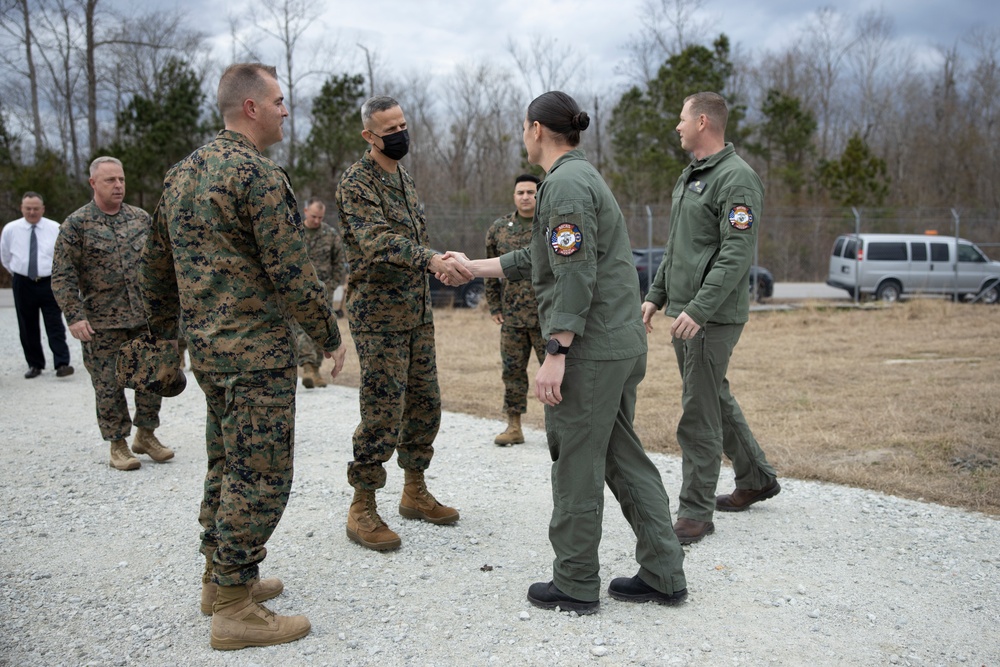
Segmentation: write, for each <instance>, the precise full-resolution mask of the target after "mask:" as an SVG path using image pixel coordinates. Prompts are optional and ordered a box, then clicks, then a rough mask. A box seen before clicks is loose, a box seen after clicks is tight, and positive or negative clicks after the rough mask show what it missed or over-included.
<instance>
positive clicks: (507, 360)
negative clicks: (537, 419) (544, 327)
mask: <svg viewBox="0 0 1000 667" xmlns="http://www.w3.org/2000/svg"><path fill="white" fill-rule="evenodd" d="M532 350H534V351H535V358H536V359H538V363H539V365H541V363H542V362H543V361H545V339H544V338H542V332H541V330H540V329H538V328H535V329H528V328H525V327H512V326H508V325H507V322H504V323H503V324H501V325H500V360H501V361H502V362H503V375H502V377H503V389H504V392H503V411H504V414H507V415H509V414H519V415H523V414H524V413H525V412H527V410H528V360H529V359H530V358H531V351H532Z"/></svg>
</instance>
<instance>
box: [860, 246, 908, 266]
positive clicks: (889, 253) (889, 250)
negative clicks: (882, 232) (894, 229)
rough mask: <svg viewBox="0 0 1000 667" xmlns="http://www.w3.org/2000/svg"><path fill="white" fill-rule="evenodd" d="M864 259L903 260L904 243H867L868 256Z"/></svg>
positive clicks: (904, 252) (904, 257)
mask: <svg viewBox="0 0 1000 667" xmlns="http://www.w3.org/2000/svg"><path fill="white" fill-rule="evenodd" d="M865 259H867V260H868V261H875V260H881V261H891V262H905V261H906V243H896V242H892V243H869V244H868V256H867V257H866V258H865Z"/></svg>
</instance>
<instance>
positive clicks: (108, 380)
mask: <svg viewBox="0 0 1000 667" xmlns="http://www.w3.org/2000/svg"><path fill="white" fill-rule="evenodd" d="M149 225H150V218H149V214H148V213H146V212H145V211H143V210H142V209H141V208H136V207H135V206H130V205H128V204H122V205H121V210H119V211H118V213H117V214H115V215H108V214H107V213H105V212H103V211H102V210H101V209H99V208H98V207H97V204H96V203H94V201H93V200H91V201H90V202H89V203H88V204H86V205H85V206H82V207H81V208H79V209H77V210H76V211H74V212H73V213H72V214H70V216H69V217H68V218H66V220H65V222H63V223H62V225H61V226H60V228H59V236H58V238H57V239H56V247H55V253H54V255H53V259H52V293H53V294H54V295H55V297H56V301H58V302H59V307H60V308H61V309H62V311H63V314H64V315H65V316H66V321H67V322H68V323H70V324H75V323H77V322H80V321H82V320H87V321H89V322H90V326H91V327H92V328H93V329H94V331H95V333H94V335H93V338H92V340H91V341H90V342H86V343H83V363H84V366H86V368H87V371H88V372H89V373H90V382H91V384H92V385H93V387H94V396H95V400H96V403H97V426H98V428H100V430H101V437H102V438H104V439H105V440H109V441H110V440H123V439H125V438H127V437H128V436H129V434H130V433H131V429H132V423H133V420H132V419H131V418H130V417H129V410H128V403H127V402H126V400H125V391H124V390H123V389H122V388H121V387H119V386H118V381H117V379H116V378H115V364H116V359H117V356H118V348H120V347H121V345H122V343H124V342H125V341H127V340H129V339H131V338H134V337H135V336H137V335H139V334H140V333H142V332H144V331H145V328H146V327H145V323H146V322H145V321H146V317H145V314H144V313H143V310H142V299H141V298H140V295H139V290H138V287H137V280H136V277H137V276H136V266H137V265H138V263H139V257H140V254H141V252H142V248H143V245H144V244H145V243H146V237H147V236H148V235H149ZM135 402H136V410H135V420H134V423H135V424H136V426H142V427H145V428H150V429H155V428H156V427H157V426H159V424H160V403H161V402H162V398H161V397H160V396H156V395H154V394H147V393H145V392H136V401H135Z"/></svg>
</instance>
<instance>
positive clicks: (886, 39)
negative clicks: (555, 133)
mask: <svg viewBox="0 0 1000 667" xmlns="http://www.w3.org/2000/svg"><path fill="white" fill-rule="evenodd" d="M892 32H893V30H892V19H891V18H889V16H887V15H886V14H885V13H884V12H883V11H874V10H873V11H868V12H865V13H864V14H862V15H861V16H860V17H859V18H858V20H857V24H856V28H855V37H854V39H853V40H852V41H851V45H852V46H851V49H850V51H848V53H847V62H848V65H849V67H850V72H851V74H852V77H851V79H852V81H853V85H854V86H856V90H857V95H856V96H855V98H854V99H853V100H852V104H851V105H850V109H851V110H852V111H853V115H855V116H856V117H855V120H854V125H855V127H856V128H857V130H858V131H859V132H860V133H861V136H862V137H863V138H864V139H865V140H869V141H870V140H871V138H873V135H874V134H875V133H876V132H878V131H880V130H881V129H882V126H883V119H884V117H885V115H886V114H887V113H888V112H889V109H890V107H891V104H892V98H893V96H894V94H895V91H896V86H897V85H898V83H899V81H900V78H901V77H900V74H901V72H900V71H899V67H898V65H899V62H900V61H899V57H898V54H899V51H898V49H897V48H896V47H895V46H894V44H893V40H892Z"/></svg>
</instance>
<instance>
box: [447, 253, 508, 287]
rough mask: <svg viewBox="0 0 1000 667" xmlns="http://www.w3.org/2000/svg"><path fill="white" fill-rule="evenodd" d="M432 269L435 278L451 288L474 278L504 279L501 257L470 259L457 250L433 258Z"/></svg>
mask: <svg viewBox="0 0 1000 667" xmlns="http://www.w3.org/2000/svg"><path fill="white" fill-rule="evenodd" d="M430 269H431V271H433V272H434V277H435V278H437V279H438V280H440V281H441V282H442V283H444V284H445V285H449V286H451V287H457V286H458V285H464V284H465V283H467V282H469V281H470V280H472V279H473V278H503V267H502V266H501V265H500V258H499V257H490V258H489V259H469V258H468V257H466V256H465V253H462V252H457V251H455V250H449V251H448V252H446V253H444V254H443V255H434V256H433V257H431V263H430Z"/></svg>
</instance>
